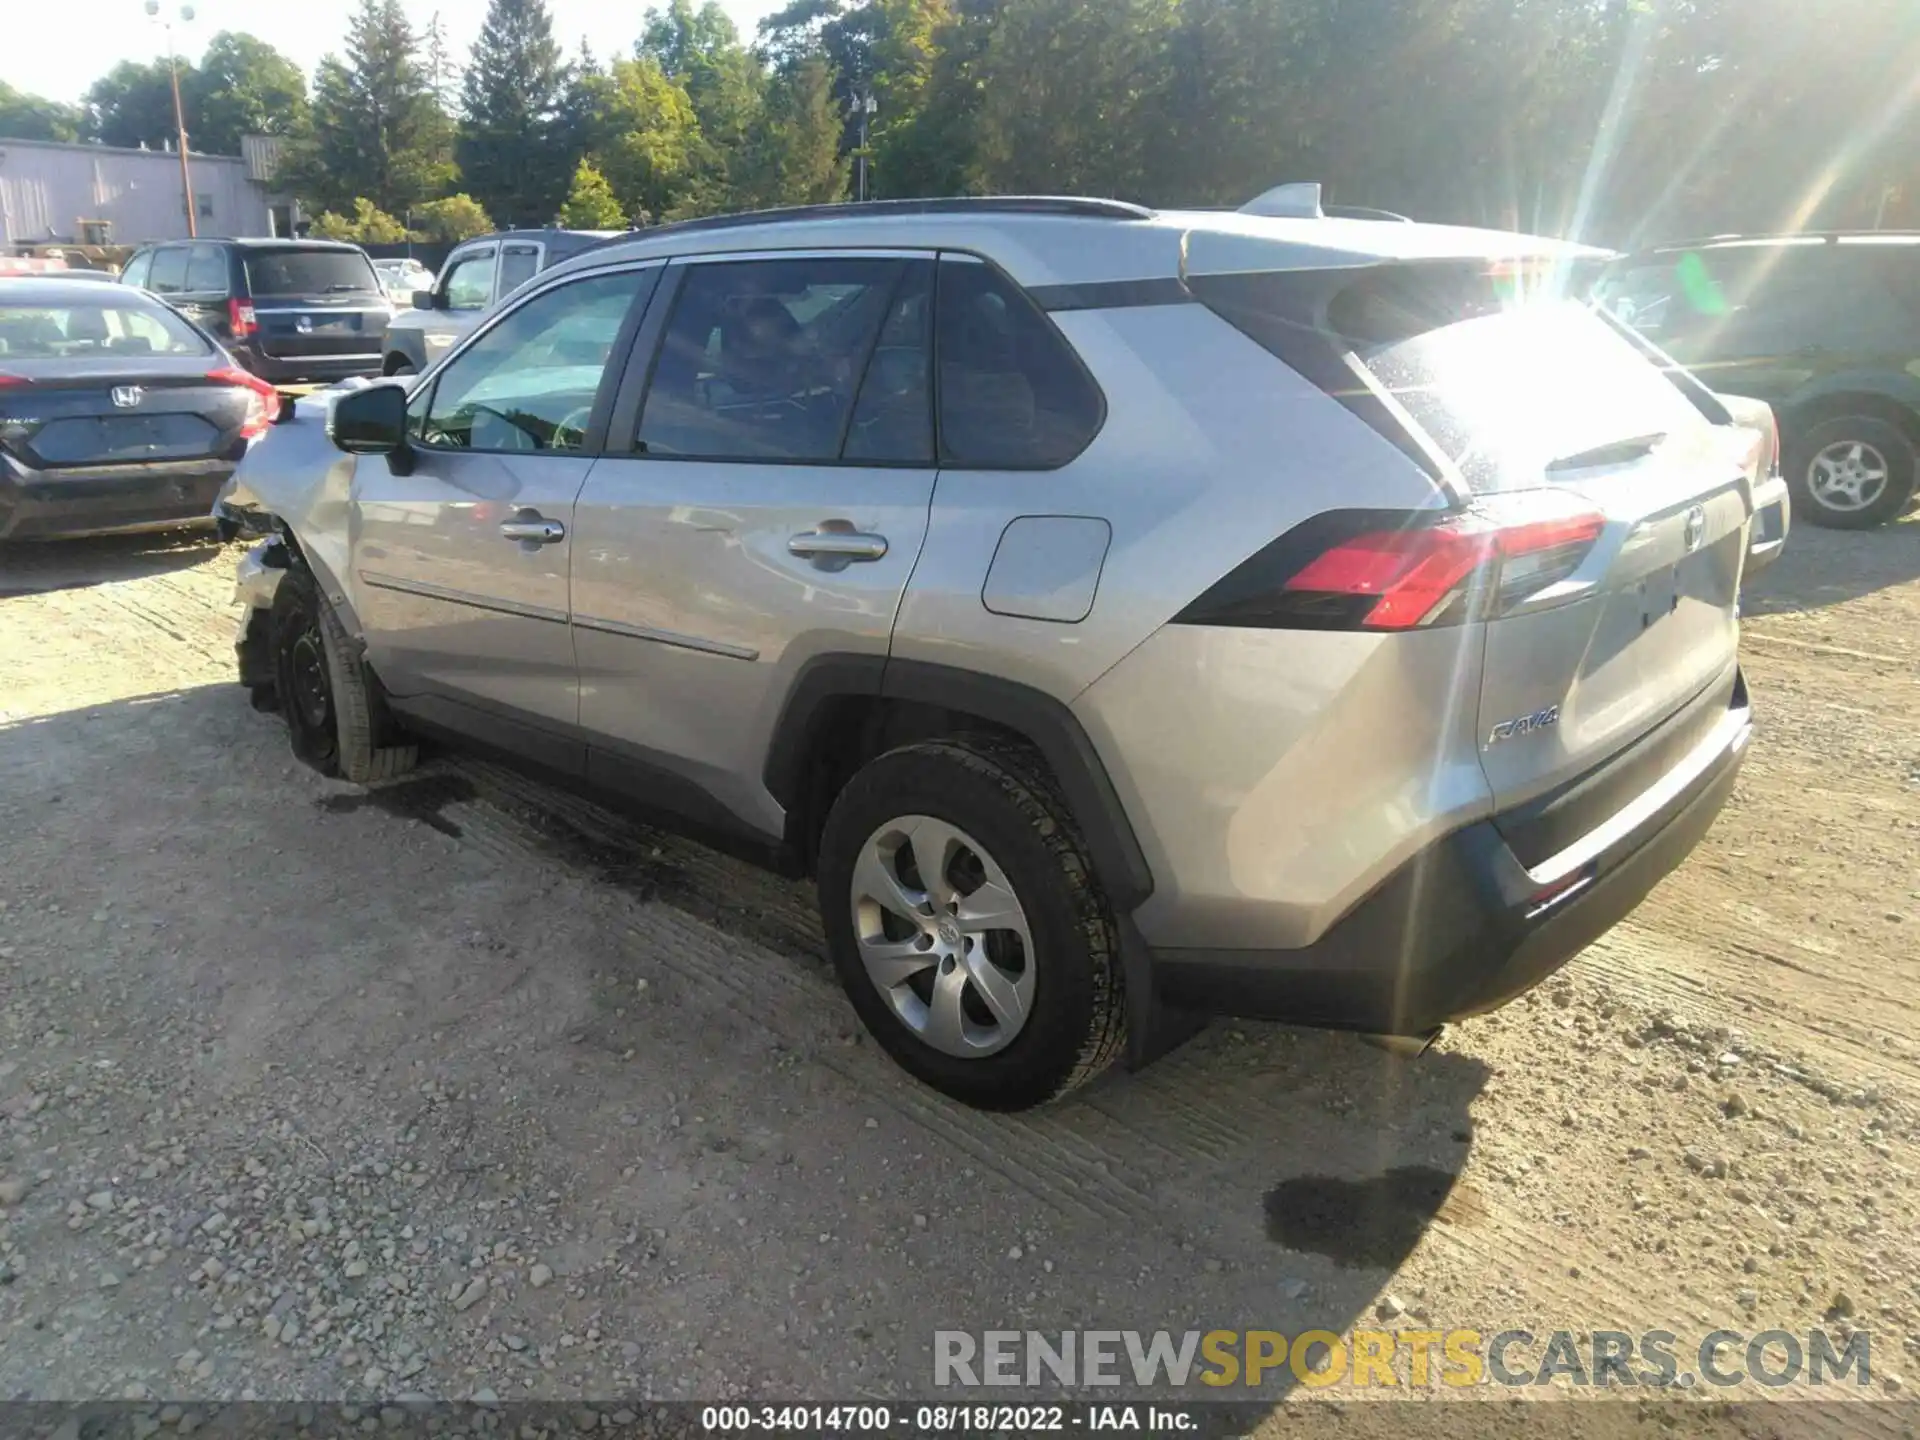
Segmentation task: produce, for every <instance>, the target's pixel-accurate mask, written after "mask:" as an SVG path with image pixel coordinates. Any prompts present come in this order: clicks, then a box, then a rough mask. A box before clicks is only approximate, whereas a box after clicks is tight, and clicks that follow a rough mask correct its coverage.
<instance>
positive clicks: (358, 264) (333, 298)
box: [120, 240, 393, 384]
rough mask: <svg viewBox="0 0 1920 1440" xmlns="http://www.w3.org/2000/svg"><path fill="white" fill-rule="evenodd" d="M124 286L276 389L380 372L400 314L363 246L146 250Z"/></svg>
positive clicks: (210, 244)
mask: <svg viewBox="0 0 1920 1440" xmlns="http://www.w3.org/2000/svg"><path fill="white" fill-rule="evenodd" d="M120 279H121V282H122V283H123V284H127V285H139V286H142V287H143V288H145V289H147V290H150V291H152V292H153V293H154V294H155V295H158V296H160V298H161V299H163V300H165V301H166V302H167V303H168V304H169V305H171V306H172V307H173V308H174V309H175V310H178V311H179V312H180V313H181V314H183V315H185V316H186V317H187V318H188V319H189V320H191V321H193V322H194V323H195V324H196V325H198V326H199V327H200V328H201V329H203V330H205V331H206V332H207V333H208V334H210V335H212V336H213V337H214V338H215V339H216V340H218V341H219V342H220V343H221V344H222V345H223V346H225V347H226V349H227V350H228V351H229V352H230V353H231V354H232V355H233V357H234V359H236V360H238V361H239V362H240V363H241V364H242V365H244V366H245V367H246V368H247V369H248V370H250V371H252V372H253V373H254V374H255V375H258V376H259V377H260V378H261V379H263V380H267V381H270V382H272V383H274V384H288V383H291V382H293V381H297V380H343V379H346V378H347V377H348V376H350V375H377V374H379V373H380V357H381V355H382V354H383V353H384V352H385V348H386V338H387V322H388V321H389V320H391V319H392V317H393V306H392V305H391V303H390V302H389V301H388V300H387V295H386V291H385V290H384V289H382V288H381V285H380V277H379V276H378V275H377V274H375V273H374V269H373V262H372V261H370V260H368V259H367V255H366V252H365V251H364V250H362V249H360V247H359V246H357V245H344V244H337V243H332V242H329V241H324V240H181V241H173V242H169V243H167V244H164V245H155V246H152V247H150V248H148V249H145V250H140V251H136V252H135V254H134V256H133V258H132V259H130V260H128V261H127V267H126V269H125V270H124V271H123V272H122V273H121V276H120Z"/></svg>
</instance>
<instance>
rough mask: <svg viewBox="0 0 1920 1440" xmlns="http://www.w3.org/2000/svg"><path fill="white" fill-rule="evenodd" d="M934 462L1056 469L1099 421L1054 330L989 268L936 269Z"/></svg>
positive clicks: (947, 263)
mask: <svg viewBox="0 0 1920 1440" xmlns="http://www.w3.org/2000/svg"><path fill="white" fill-rule="evenodd" d="M938 328H939V363H940V463H941V464H942V465H952V466H957V467H961V468H966V469H974V470H1037V469H1051V468H1053V467H1055V466H1059V465H1064V464H1066V463H1067V462H1068V461H1069V460H1071V459H1073V457H1074V456H1076V455H1078V454H1079V453H1080V452H1081V451H1082V450H1084V449H1086V447H1087V444H1088V442H1089V441H1091V440H1092V439H1093V437H1094V434H1095V432H1097V431H1098V430H1099V429H1100V425H1101V423H1102V421H1104V420H1105V418H1106V404H1105V401H1104V400H1103V399H1102V398H1101V395H1100V391H1099V389H1098V388H1097V387H1096V386H1095V385H1094V383H1093V379H1092V377H1091V376H1089V375H1088V374H1087V372H1086V369H1085V367H1084V366H1082V365H1081V363H1080V359H1079V357H1078V356H1077V355H1075V354H1074V353H1073V350H1072V348H1071V347H1070V346H1068V344H1067V342H1066V340H1065V339H1064V338H1063V337H1062V336H1061V334H1060V332H1059V331H1058V330H1056V329H1054V327H1053V325H1052V323H1051V322H1050V321H1048V319H1047V317H1046V316H1045V315H1043V314H1041V313H1040V311H1039V309H1038V308H1037V307H1036V306H1035V305H1034V303H1033V302H1032V301H1031V300H1029V299H1028V298H1027V297H1026V295H1024V294H1023V293H1021V291H1020V290H1019V289H1018V288H1017V287H1015V286H1014V285H1013V283H1012V282H1011V281H1009V280H1007V279H1006V277H1004V276H1003V275H1001V274H1000V273H999V272H998V271H997V270H995V269H993V267H992V266H989V265H983V264H981V263H979V262H978V261H968V260H949V259H943V260H942V261H941V262H940V320H939V327H938Z"/></svg>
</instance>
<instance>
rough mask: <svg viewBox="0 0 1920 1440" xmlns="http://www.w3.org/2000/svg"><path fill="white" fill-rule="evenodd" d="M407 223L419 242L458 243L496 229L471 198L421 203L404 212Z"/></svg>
mask: <svg viewBox="0 0 1920 1440" xmlns="http://www.w3.org/2000/svg"><path fill="white" fill-rule="evenodd" d="M407 221H408V223H409V224H410V225H411V226H412V227H413V233H414V235H415V236H416V237H417V238H419V239H421V240H438V241H442V242H444V243H447V244H456V245H457V244H458V243H459V242H460V241H462V240H471V239H473V237H474V236H476V235H486V234H488V233H490V232H491V231H493V230H494V229H495V228H496V227H495V225H494V223H493V221H492V220H490V219H489V218H488V217H487V212H486V210H485V209H484V208H483V207H482V206H481V204H480V202H479V201H478V200H475V199H474V198H473V197H472V196H471V195H465V194H462V195H449V196H447V197H446V198H444V199H441V200H423V201H421V202H420V203H419V204H418V205H415V206H414V207H413V208H412V209H411V210H409V211H407Z"/></svg>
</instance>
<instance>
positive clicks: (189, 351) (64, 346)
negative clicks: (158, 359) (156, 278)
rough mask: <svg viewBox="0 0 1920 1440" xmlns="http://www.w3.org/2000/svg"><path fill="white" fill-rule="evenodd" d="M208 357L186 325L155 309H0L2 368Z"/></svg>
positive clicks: (201, 342) (110, 306)
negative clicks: (113, 358) (82, 360)
mask: <svg viewBox="0 0 1920 1440" xmlns="http://www.w3.org/2000/svg"><path fill="white" fill-rule="evenodd" d="M206 353H208V347H207V343H206V341H204V340H203V339H201V338H200V336H199V335H198V334H197V333H195V331H194V330H193V328H192V327H191V326H189V325H188V324H187V323H186V321H184V320H182V319H181V318H180V317H179V316H177V315H175V314H174V313H173V312H172V311H171V310H167V309H164V308H163V307H161V306H158V305H152V306H147V305H115V304H111V303H102V304H92V305H59V306H41V305H7V306H0V363H4V362H6V361H8V360H59V359H65V358H68V357H74V358H79V357H85V356H95V355H205V354H206Z"/></svg>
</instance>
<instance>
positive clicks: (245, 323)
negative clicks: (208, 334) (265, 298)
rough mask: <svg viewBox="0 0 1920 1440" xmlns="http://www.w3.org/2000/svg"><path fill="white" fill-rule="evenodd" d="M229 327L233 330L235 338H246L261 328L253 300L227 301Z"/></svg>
mask: <svg viewBox="0 0 1920 1440" xmlns="http://www.w3.org/2000/svg"><path fill="white" fill-rule="evenodd" d="M227 328H228V329H229V330H231V331H232V332H233V338H234V339H236V340H244V339H246V338H247V337H248V336H249V335H252V334H255V333H256V332H257V331H258V330H259V329H260V322H259V320H258V319H256V318H255V316H254V313H253V302H252V301H251V300H229V301H227Z"/></svg>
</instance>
